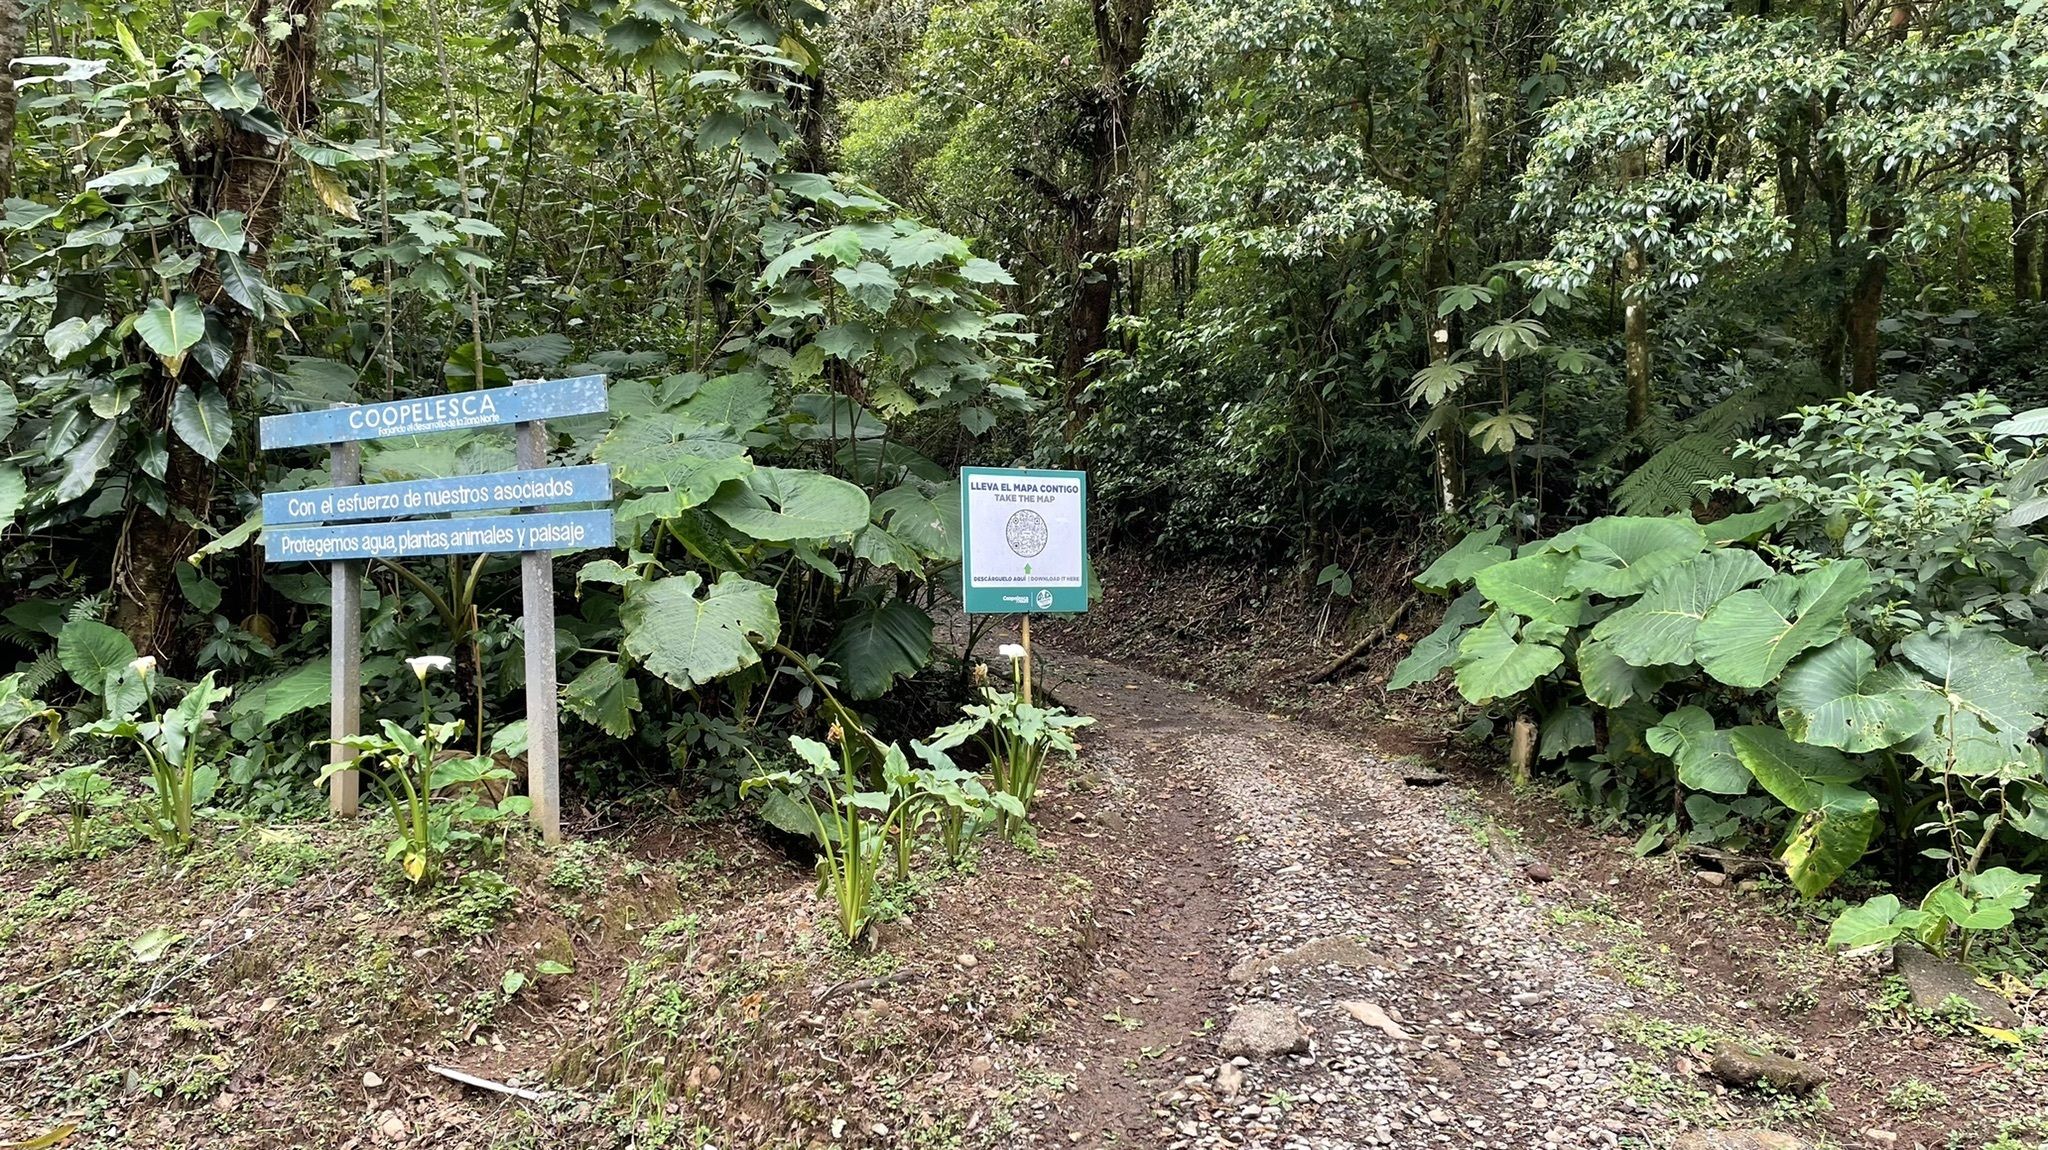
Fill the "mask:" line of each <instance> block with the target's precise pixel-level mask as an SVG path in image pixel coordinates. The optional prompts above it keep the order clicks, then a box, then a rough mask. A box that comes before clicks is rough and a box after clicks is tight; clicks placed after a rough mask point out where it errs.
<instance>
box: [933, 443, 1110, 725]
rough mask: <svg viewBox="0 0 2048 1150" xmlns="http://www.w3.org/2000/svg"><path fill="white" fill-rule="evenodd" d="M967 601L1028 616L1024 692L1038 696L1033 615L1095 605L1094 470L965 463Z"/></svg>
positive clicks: (971, 607) (974, 610)
mask: <svg viewBox="0 0 2048 1150" xmlns="http://www.w3.org/2000/svg"><path fill="white" fill-rule="evenodd" d="M960 602H961V605H962V607H963V608H964V609H965V610H966V612H967V613H968V614H969V615H1004V614H1011V613H1016V614H1021V615H1023V616H1024V618H1023V620H1022V624H1021V626H1020V628H1019V630H1020V632H1021V633H1020V634H1019V636H1018V638H1019V639H1020V640H1021V642H1022V644H1023V647H1024V675H1023V678H1022V681H1021V682H1020V683H1019V684H1018V689H1019V692H1020V694H1019V696H1018V697H1019V698H1021V699H1023V701H1024V702H1026V703H1029V702H1030V701H1031V687H1030V683H1031V616H1033V615H1039V614H1048V613H1060V614H1071V613H1075V612H1081V611H1086V610H1087V609H1088V473H1087V472H1085V471H1042V470H1035V469H1029V470H1027V469H1021V468H999V467H963V468H961V469H960Z"/></svg>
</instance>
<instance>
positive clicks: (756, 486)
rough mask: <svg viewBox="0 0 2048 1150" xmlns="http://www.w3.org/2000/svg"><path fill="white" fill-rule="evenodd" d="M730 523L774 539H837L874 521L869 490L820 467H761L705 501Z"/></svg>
mask: <svg viewBox="0 0 2048 1150" xmlns="http://www.w3.org/2000/svg"><path fill="white" fill-rule="evenodd" d="M705 509H706V510H708V511H710V512H711V513H712V514H713V515H716V516H718V518H720V519H721V520H724V522H725V525H726V526H728V527H730V528H732V529H733V530H735V531H738V532H740V533H741V534H744V535H749V536H752V537H753V538H755V539H760V540H764V541H767V542H771V543H784V542H788V541H790V540H794V539H831V538H835V537H837V536H841V535H851V534H853V533H854V532H856V531H859V530H860V529H861V528H863V527H865V526H867V524H868V510H869V509H868V497H867V493H866V492H864V491H862V490H861V489H860V488H858V487H855V486H854V485H853V484H851V483H848V482H846V481H845V480H844V479H834V478H833V477H831V476H829V475H823V474H820V473H819V472H816V471H803V470H799V469H795V468H786V467H758V468H755V469H754V472H753V474H752V475H750V476H749V477H748V478H747V480H746V482H745V483H730V484H727V485H726V486H725V487H724V488H723V489H722V490H720V491H719V493H718V494H717V495H715V496H713V497H712V499H711V501H710V502H708V503H706V504H705Z"/></svg>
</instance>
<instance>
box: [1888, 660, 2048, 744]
mask: <svg viewBox="0 0 2048 1150" xmlns="http://www.w3.org/2000/svg"><path fill="white" fill-rule="evenodd" d="M1899 650H1900V653H1902V654H1903V655H1905V657H1906V658H1907V659H1908V660H1909V661H1911V662H1912V663H1913V665H1914V666H1916V667H1919V668H1920V670H1922V671H1923V672H1925V673H1926V674H1927V676H1928V677H1929V678H1930V679H1931V680H1932V684H1931V685H1932V687H1933V689H1934V691H1935V698H1936V700H1937V702H1938V703H1939V704H1940V708H1939V711H1938V713H1937V715H1936V719H1935V722H1934V724H1933V726H1932V728H1931V729H1929V730H1927V731H1924V732H1922V733H1921V734H1920V735H1919V736H1918V737H1917V738H1915V739H1913V740H1912V741H1911V742H1909V743H1907V744H1906V750H1907V752H1908V753H1910V754H1912V755H1913V757H1915V758H1917V759H1919V760H1920V761H1921V762H1923V763H1926V764H1928V765H1930V766H1937V767H1940V768H1941V769H1943V770H1946V771H1952V772H1954V773H1957V774H1964V775H1992V774H2000V775H2006V776H2008V777H2031V776H2034V775H2037V774H2038V773H2039V768H2040V761H2041V755H2040V749H2039V748H2038V747H2036V746H2035V745H2033V743H2032V735H2033V732H2034V731H2036V730H2037V729H2039V728H2040V726H2041V722H2042V715H2043V714H2044V713H2048V684H2044V682H2043V678H2042V674H2041V671H2040V668H2039V664H2038V663H2037V662H2036V661H2035V660H2034V659H2033V658H2032V657H2031V656H2030V655H2029V653H2028V652H2027V651H2026V650H2025V649H2023V648H2020V647H2016V646H2014V645H2013V644H2011V643H2008V642H2006V641H2005V640H2004V639H2001V638H1999V637H1998V636H1996V635H1988V634H1985V633H1984V632H1982V631H1970V630H1965V631H1950V632H1946V633H1943V634H1940V635H1928V634H1920V635H1915V636H1913V637H1912V638H1910V639H1907V640H1906V641H1905V642H1904V643H1901V644H1900V645H1899Z"/></svg>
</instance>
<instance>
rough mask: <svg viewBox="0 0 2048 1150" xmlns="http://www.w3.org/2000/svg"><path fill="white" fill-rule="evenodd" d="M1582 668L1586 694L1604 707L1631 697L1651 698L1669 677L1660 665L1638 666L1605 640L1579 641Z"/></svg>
mask: <svg viewBox="0 0 2048 1150" xmlns="http://www.w3.org/2000/svg"><path fill="white" fill-rule="evenodd" d="M1574 658H1575V660H1576V662H1577V663H1578V667H1579V685H1580V686H1582V687H1584V688H1585V691H1586V697H1587V698H1588V699H1591V700H1593V701H1594V702H1595V703H1598V704H1600V705H1601V706H1603V707H1619V706H1621V705H1622V704H1624V703H1627V702H1628V701H1630V700H1631V699H1648V698H1649V697H1651V696H1652V695H1655V694H1656V693H1657V688H1659V687H1661V686H1663V685H1664V684H1665V683H1666V682H1668V681H1669V680H1670V675H1669V673H1667V672H1666V671H1665V670H1664V669H1663V668H1661V667H1638V666H1635V665H1634V664H1632V663H1630V662H1629V661H1628V660H1626V659H1624V658H1622V657H1621V656H1620V655H1619V654H1617V653H1616V652H1615V650H1614V645H1613V644H1612V643H1609V642H1608V641H1606V640H1604V639H1590V640H1587V641H1585V642H1582V643H1580V644H1579V649H1578V651H1577V653H1576V655H1575V656H1574Z"/></svg>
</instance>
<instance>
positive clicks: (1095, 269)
mask: <svg viewBox="0 0 2048 1150" xmlns="http://www.w3.org/2000/svg"><path fill="white" fill-rule="evenodd" d="M1089 8H1090V11H1091V14H1092V15H1093V17H1094V22H1095V46H1096V52H1097V53H1098V55H1099V56H1100V57H1101V61H1102V85H1101V89H1100V92H1099V95H1098V100H1099V103H1098V106H1097V107H1096V108H1095V109H1094V125H1093V127H1094V130H1093V131H1092V132H1091V133H1090V134H1089V149H1088V150H1089V153H1090V154H1089V156H1088V157H1087V165H1088V173H1089V175H1088V187H1087V190H1086V191H1085V192H1084V193H1082V194H1079V195H1076V196H1073V197H1071V203H1072V205H1073V208H1074V210H1073V212H1072V219H1073V226H1074V229H1075V234H1074V246H1073V251H1074V278H1075V281H1076V282H1075V284H1074V302H1073V305H1072V306H1071V307H1070V308H1069V309H1068V312H1067V322H1066V343H1065V346H1064V347H1063V348H1062V350H1061V353H1060V365H1059V371H1060V378H1061V379H1062V380H1063V381H1064V383H1065V391H1064V395H1063V398H1062V405H1063V406H1064V408H1065V410H1066V422H1065V425H1064V428H1063V432H1064V435H1065V437H1066V438H1067V439H1068V440H1069V441H1071V440H1072V439H1073V438H1074V436H1075V435H1077V434H1079V433H1080V430H1081V428H1082V426H1083V425H1084V424H1085V423H1086V422H1087V419H1088V404H1087V399H1086V393H1087V389H1088V385H1089V383H1091V382H1093V380H1094V375H1095V373H1094V368H1093V367H1092V366H1091V364H1090V361H1091V360H1092V359H1093V358H1094V357H1095V355H1096V353H1097V352H1100V351H1102V350H1103V349H1104V348H1106V347H1108V346H1109V322H1110V319H1111V318H1112V317H1113V316H1114V314H1115V311H1116V292H1117V284H1118V281H1119V280H1120V278H1121V276H1122V268H1120V267H1119V266H1118V264H1117V259H1116V253H1117V249H1118V248H1120V247H1122V246H1123V217H1124V207H1125V198H1126V197H1127V196H1128V194H1129V189H1128V188H1127V187H1126V186H1125V185H1126V183H1127V180H1128V176H1129V174H1130V143H1131V121H1132V120H1133V118H1134V115H1133V113H1134V111H1135V108H1136V104H1137V95H1138V84H1137V74H1136V73H1137V67H1138V58H1139V57H1140V56H1143V55H1144V54H1145V33H1146V30H1147V27H1148V26H1149V25H1150V24H1151V22H1152V0H1090V5H1089Z"/></svg>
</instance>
